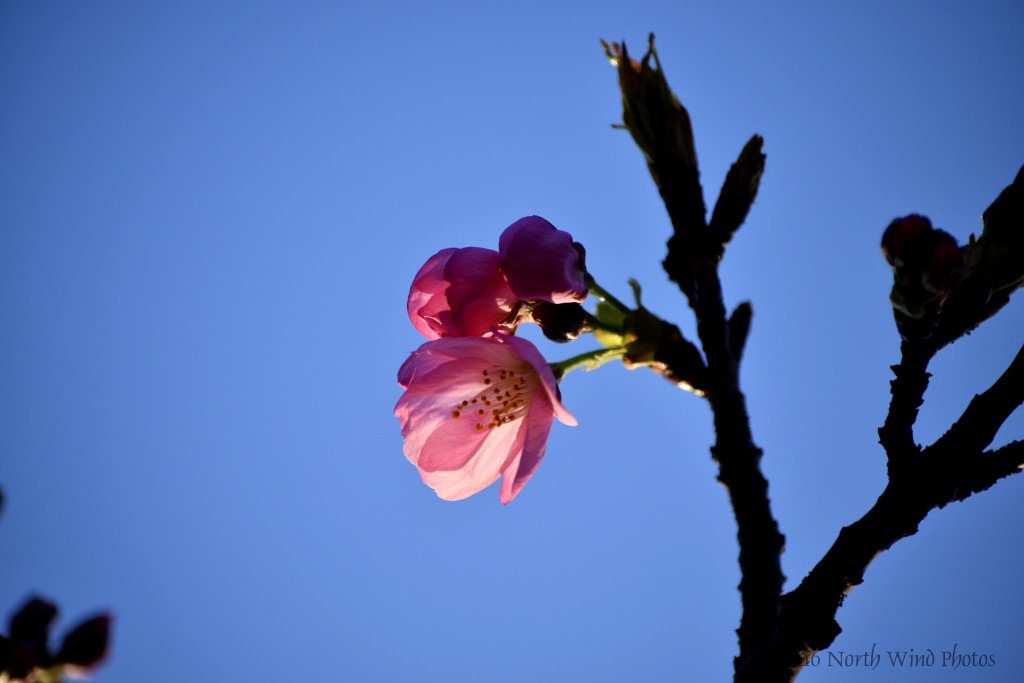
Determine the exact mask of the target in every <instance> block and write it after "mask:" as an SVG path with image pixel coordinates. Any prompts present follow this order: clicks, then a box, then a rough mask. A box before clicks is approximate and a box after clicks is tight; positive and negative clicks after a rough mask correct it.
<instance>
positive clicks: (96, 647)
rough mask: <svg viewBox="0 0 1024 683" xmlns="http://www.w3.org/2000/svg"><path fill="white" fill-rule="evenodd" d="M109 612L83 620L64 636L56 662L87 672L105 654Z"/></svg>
mask: <svg viewBox="0 0 1024 683" xmlns="http://www.w3.org/2000/svg"><path fill="white" fill-rule="evenodd" d="M110 621H111V616H110V615H109V614H100V615H98V616H95V617H93V618H92V619H87V620H86V621H83V622H82V623H80V624H79V625H78V626H76V627H75V628H74V629H73V630H72V631H71V632H70V633H68V634H67V635H66V636H64V642H63V643H62V644H61V646H60V650H59V651H58V652H57V657H56V661H57V663H58V664H64V665H70V666H71V667H73V668H74V669H75V670H76V672H77V673H86V674H87V673H88V672H90V671H91V670H92V669H94V668H95V667H96V666H97V665H98V664H100V663H101V662H102V661H103V660H104V659H105V658H106V656H107V646H108V644H109V641H110Z"/></svg>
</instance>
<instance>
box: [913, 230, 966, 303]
mask: <svg viewBox="0 0 1024 683" xmlns="http://www.w3.org/2000/svg"><path fill="white" fill-rule="evenodd" d="M924 246H925V251H926V253H927V256H926V257H925V261H924V268H923V272H922V273H921V284H922V285H924V288H925V289H927V290H928V291H930V292H932V293H933V294H949V293H950V292H952V291H953V290H954V289H956V286H957V285H958V284H960V281H961V280H962V279H963V278H964V273H965V272H966V269H967V262H966V259H965V258H964V256H965V253H964V250H963V249H961V248H960V245H959V244H957V241H956V238H955V237H953V236H952V235H950V234H949V233H948V232H946V231H945V230H933V231H932V232H931V233H929V234H928V236H927V237H926V238H925V245H924Z"/></svg>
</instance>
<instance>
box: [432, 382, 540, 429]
mask: <svg viewBox="0 0 1024 683" xmlns="http://www.w3.org/2000/svg"><path fill="white" fill-rule="evenodd" d="M479 380H480V385H481V387H482V388H481V389H480V391H479V392H477V393H476V394H474V395H473V396H472V397H471V398H468V399H466V400H464V401H461V402H459V403H457V404H456V405H455V408H454V409H453V410H452V412H451V416H452V419H453V420H454V419H459V418H463V417H465V418H469V419H471V420H474V421H476V431H478V432H482V431H484V430H485V429H494V428H496V427H500V426H501V425H503V424H507V423H509V422H512V421H513V420H515V419H516V418H518V417H521V416H522V415H524V414H525V413H526V411H527V410H529V408H530V401H531V399H532V396H533V392H534V391H535V390H536V389H537V377H536V375H535V374H534V373H532V372H529V371H524V369H523V368H522V367H520V368H519V369H508V368H491V369H490V370H481V371H480V378H479Z"/></svg>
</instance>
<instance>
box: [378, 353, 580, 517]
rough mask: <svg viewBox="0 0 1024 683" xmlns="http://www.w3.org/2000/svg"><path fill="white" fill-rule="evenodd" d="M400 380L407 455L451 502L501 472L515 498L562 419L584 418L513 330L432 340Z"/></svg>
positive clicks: (504, 496) (398, 409) (399, 410)
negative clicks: (576, 415)
mask: <svg viewBox="0 0 1024 683" xmlns="http://www.w3.org/2000/svg"><path fill="white" fill-rule="evenodd" d="M398 383H399V384H400V385H401V386H402V387H404V388H405V393H404V394H403V395H402V397H401V398H400V399H399V400H398V404H397V405H396V406H395V415H396V416H397V417H398V419H399V421H400V423H401V427H402V439H403V440H404V445H403V450H404V452H405V457H406V458H408V459H409V462H411V463H412V464H413V465H415V466H416V468H417V469H418V470H419V472H420V477H421V478H422V479H423V482H424V483H425V484H427V486H430V487H431V488H432V489H434V491H436V492H437V495H438V496H440V497H441V498H443V499H445V500H461V499H463V498H466V497H468V496H471V495H473V494H474V493H477V492H479V491H482V490H483V489H485V488H487V487H488V486H490V485H491V484H492V483H494V482H495V481H496V480H497V479H498V477H499V476H501V477H502V481H501V490H500V498H501V502H502V503H508V502H509V501H511V500H512V499H513V498H515V497H516V494H518V493H519V491H520V490H521V489H522V488H523V486H524V485H525V484H526V482H527V481H528V480H529V479H530V477H531V476H532V475H533V473H534V472H535V471H536V470H537V466H538V465H540V461H541V459H542V458H543V457H544V449H545V447H546V445H547V439H548V434H549V432H550V431H551V424H552V422H553V421H554V418H555V417H557V418H558V419H559V420H560V421H561V422H563V423H565V424H567V425H575V424H576V419H575V418H574V417H573V416H572V415H571V414H569V412H568V411H567V410H566V409H565V408H564V407H563V406H562V403H561V401H560V400H559V397H558V387H557V385H556V383H555V377H554V375H553V374H552V372H551V369H550V368H549V367H548V364H547V362H546V361H545V360H544V357H543V356H541V354H540V352H539V351H538V350H537V349H536V347H534V345H533V344H531V343H530V342H528V341H526V340H525V339H520V338H518V337H513V336H511V335H509V334H504V333H498V334H495V335H493V336H490V337H444V338H442V339H438V340H435V341H429V342H427V343H425V344H423V345H422V346H421V347H420V348H419V349H417V350H416V351H414V352H413V354H412V355H411V356H410V357H409V359H408V360H406V361H405V363H404V364H403V365H402V368H401V369H400V370H399V371H398Z"/></svg>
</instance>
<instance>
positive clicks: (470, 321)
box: [444, 247, 518, 336]
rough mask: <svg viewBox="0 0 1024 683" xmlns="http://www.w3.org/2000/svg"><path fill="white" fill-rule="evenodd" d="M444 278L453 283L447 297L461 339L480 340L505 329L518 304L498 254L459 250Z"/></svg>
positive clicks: (494, 252) (449, 263) (473, 248)
mask: <svg viewBox="0 0 1024 683" xmlns="http://www.w3.org/2000/svg"><path fill="white" fill-rule="evenodd" d="M444 277H445V280H447V281H448V282H449V283H451V284H450V285H449V287H448V289H447V292H446V296H447V299H448V305H449V307H450V309H451V314H452V326H453V329H454V330H455V331H456V332H457V334H459V335H460V336H479V335H483V334H487V333H488V332H490V331H491V328H493V327H499V326H502V325H503V323H504V322H505V321H506V319H507V318H508V317H509V314H510V312H511V311H512V308H513V306H514V305H515V304H516V303H518V299H517V298H516V295H515V294H513V293H512V289H511V288H510V287H509V286H508V282H507V281H506V280H505V276H504V274H502V272H501V269H500V268H499V267H498V252H496V251H494V250H492V249H482V248H480V247H466V248H465V249H459V250H457V251H456V252H455V253H454V254H452V257H451V259H449V261H448V263H447V264H446V266H445V269H444Z"/></svg>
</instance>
